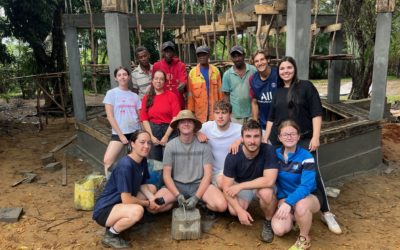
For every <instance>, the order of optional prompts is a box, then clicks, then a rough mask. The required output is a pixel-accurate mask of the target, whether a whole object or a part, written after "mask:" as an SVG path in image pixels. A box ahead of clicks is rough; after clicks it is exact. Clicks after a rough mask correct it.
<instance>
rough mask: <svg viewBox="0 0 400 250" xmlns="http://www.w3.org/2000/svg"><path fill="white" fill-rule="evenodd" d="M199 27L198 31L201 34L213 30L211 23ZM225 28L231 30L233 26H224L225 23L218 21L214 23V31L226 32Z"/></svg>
mask: <svg viewBox="0 0 400 250" xmlns="http://www.w3.org/2000/svg"><path fill="white" fill-rule="evenodd" d="M199 28H200V33H201V34H206V33H212V32H214V28H213V24H210V25H201V26H200V27H199ZM226 29H228V30H233V27H232V26H231V25H228V26H225V25H222V24H220V23H218V22H216V23H215V31H216V32H226Z"/></svg>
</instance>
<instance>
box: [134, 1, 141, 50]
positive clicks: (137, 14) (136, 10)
mask: <svg viewBox="0 0 400 250" xmlns="http://www.w3.org/2000/svg"><path fill="white" fill-rule="evenodd" d="M135 14H136V25H137V28H136V35H137V37H138V44H139V46H140V45H142V39H141V37H140V32H141V30H142V27H141V25H140V22H139V4H138V0H135Z"/></svg>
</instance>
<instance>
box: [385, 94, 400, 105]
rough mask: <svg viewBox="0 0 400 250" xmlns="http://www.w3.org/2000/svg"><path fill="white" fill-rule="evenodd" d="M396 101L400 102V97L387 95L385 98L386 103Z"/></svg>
mask: <svg viewBox="0 0 400 250" xmlns="http://www.w3.org/2000/svg"><path fill="white" fill-rule="evenodd" d="M396 101H400V95H389V96H387V102H388V103H392V104H393V103H395V102H396Z"/></svg>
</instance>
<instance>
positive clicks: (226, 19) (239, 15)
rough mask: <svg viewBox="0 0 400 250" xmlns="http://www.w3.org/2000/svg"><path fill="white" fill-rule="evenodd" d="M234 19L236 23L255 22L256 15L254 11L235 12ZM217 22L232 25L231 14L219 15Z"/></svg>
mask: <svg viewBox="0 0 400 250" xmlns="http://www.w3.org/2000/svg"><path fill="white" fill-rule="evenodd" d="M235 20H236V22H238V23H254V22H257V16H256V15H255V14H254V13H245V12H235ZM218 22H219V24H223V25H232V24H233V21H232V18H231V14H230V13H227V14H224V15H219V16H218Z"/></svg>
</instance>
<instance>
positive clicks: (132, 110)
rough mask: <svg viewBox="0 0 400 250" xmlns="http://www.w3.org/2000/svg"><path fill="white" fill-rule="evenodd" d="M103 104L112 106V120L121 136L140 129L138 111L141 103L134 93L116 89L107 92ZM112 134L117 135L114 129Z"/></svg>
mask: <svg viewBox="0 0 400 250" xmlns="http://www.w3.org/2000/svg"><path fill="white" fill-rule="evenodd" d="M103 103H104V104H110V105H111V106H113V111H114V118H115V120H116V121H117V124H118V127H119V129H121V131H122V133H123V134H130V133H133V132H135V131H136V130H138V129H139V128H140V123H139V117H138V110H140V108H141V106H142V103H141V101H140V99H139V96H138V95H137V94H136V93H133V92H132V91H130V90H122V89H120V88H118V87H116V88H113V89H110V90H109V91H107V94H106V96H105V97H104V100H103ZM112 133H113V134H114V135H116V134H117V132H115V130H114V129H113V130H112Z"/></svg>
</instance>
